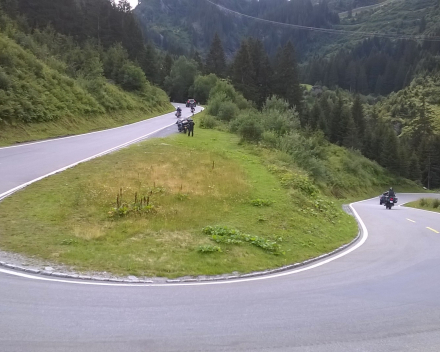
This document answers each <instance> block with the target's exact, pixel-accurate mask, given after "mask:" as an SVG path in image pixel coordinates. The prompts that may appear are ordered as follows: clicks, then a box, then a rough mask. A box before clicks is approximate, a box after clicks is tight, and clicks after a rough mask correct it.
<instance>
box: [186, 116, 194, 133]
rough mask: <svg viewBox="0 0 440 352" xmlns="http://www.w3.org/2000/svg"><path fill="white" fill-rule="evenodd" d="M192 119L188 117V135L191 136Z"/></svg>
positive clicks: (192, 130)
mask: <svg viewBox="0 0 440 352" xmlns="http://www.w3.org/2000/svg"><path fill="white" fill-rule="evenodd" d="M194 125H195V123H194V121H193V119H192V118H191V117H188V137H189V136H190V135H191V137H194Z"/></svg>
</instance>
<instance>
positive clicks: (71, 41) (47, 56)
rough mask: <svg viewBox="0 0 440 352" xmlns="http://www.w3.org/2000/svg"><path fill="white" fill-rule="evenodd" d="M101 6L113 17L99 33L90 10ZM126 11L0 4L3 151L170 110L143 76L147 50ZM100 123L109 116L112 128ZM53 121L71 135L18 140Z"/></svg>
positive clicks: (107, 5)
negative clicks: (10, 146)
mask: <svg viewBox="0 0 440 352" xmlns="http://www.w3.org/2000/svg"><path fill="white" fill-rule="evenodd" d="M97 4H99V5H102V6H103V8H102V11H103V12H105V13H107V14H108V15H109V16H113V18H107V19H105V18H103V17H100V20H101V21H103V22H102V23H101V26H100V27H99V29H98V27H95V26H92V25H91V23H92V22H93V19H92V17H93V16H94V12H93V8H91V6H96V5H97ZM126 5H127V4H124V3H122V4H120V5H119V6H116V5H114V4H112V3H111V2H110V1H107V0H101V1H92V0H85V1H82V2H81V3H79V4H77V2H75V1H59V2H52V1H47V2H44V1H31V0H17V1H13V0H0V127H1V129H0V140H1V141H2V142H3V143H6V142H9V143H10V142H13V141H14V140H17V141H20V140H25V139H32V138H42V137H49V136H52V135H56V134H60V133H61V134H67V133H75V124H76V123H78V124H79V125H81V124H82V125H87V126H88V128H91V129H95V128H104V127H110V126H114V125H115V124H117V123H119V124H120V123H124V122H125V123H126V122H130V121H133V120H139V119H142V118H143V116H147V115H149V114H151V113H160V112H161V111H166V110H169V109H170V107H171V106H170V104H169V100H168V97H167V95H166V94H165V93H164V92H163V91H162V90H160V89H159V88H156V87H154V86H153V85H152V84H151V83H150V82H149V81H148V80H147V78H146V74H145V72H144V71H143V69H142V63H144V62H142V59H143V58H146V57H147V55H146V54H147V53H148V48H147V47H145V46H144V44H143V39H142V35H141V32H140V30H139V28H138V27H137V24H136V22H135V20H134V18H133V16H132V14H131V12H130V10H129V9H128V8H126V7H124V6H126ZM104 9H105V11H104ZM99 13H100V12H99ZM99 13H98V14H99ZM87 28H89V29H87ZM95 29H98V30H97V31H95ZM115 32H117V33H116V34H114V33H115ZM128 113H131V116H130V117H128V115H127V114H128ZM112 114H113V117H111V115H112ZM116 115H117V116H116ZM134 115H136V116H134ZM103 116H109V118H108V121H106V122H105V121H103V118H102V117H103ZM124 116H125V120H124ZM114 118H117V119H118V122H116V121H114ZM69 119H70V123H69ZM56 121H59V123H60V124H61V123H62V122H63V123H65V124H66V126H68V127H66V130H65V131H63V130H61V131H60V130H59V129H57V131H56V132H53V133H51V132H48V134H47V135H45V134H44V133H43V134H42V135H32V134H30V135H27V134H26V133H25V134H23V135H20V133H19V131H23V130H26V128H28V127H29V126H30V125H29V124H31V125H32V124H34V125H35V126H37V125H38V123H40V124H43V125H42V126H41V130H44V129H47V128H48V127H47V125H44V123H48V122H56ZM74 121H75V122H74ZM24 124H26V126H25V125H24ZM82 131H83V130H81V132H82ZM15 138H16V139H15Z"/></svg>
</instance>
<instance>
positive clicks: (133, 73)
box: [118, 63, 147, 91]
mask: <svg viewBox="0 0 440 352" xmlns="http://www.w3.org/2000/svg"><path fill="white" fill-rule="evenodd" d="M118 83H119V84H120V85H121V86H122V88H124V89H125V90H128V91H134V90H137V91H142V90H143V89H145V87H146V86H147V79H146V77H145V73H144V71H142V69H141V68H140V67H137V66H135V65H133V64H130V63H126V64H124V66H122V68H121V71H120V72H119V77H118Z"/></svg>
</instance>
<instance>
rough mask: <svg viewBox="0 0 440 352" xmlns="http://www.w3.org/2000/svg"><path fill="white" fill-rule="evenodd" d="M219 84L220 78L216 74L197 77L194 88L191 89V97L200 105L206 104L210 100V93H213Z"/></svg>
mask: <svg viewBox="0 0 440 352" xmlns="http://www.w3.org/2000/svg"><path fill="white" fill-rule="evenodd" d="M217 82H218V78H217V76H216V75H214V74H209V75H207V76H197V77H196V79H195V81H194V86H193V87H192V88H191V89H190V92H191V94H190V95H191V96H193V97H194V99H196V100H197V101H198V102H199V103H200V104H206V103H207V101H208V99H209V93H210V92H211V89H212V88H214V87H215V85H216V84H217Z"/></svg>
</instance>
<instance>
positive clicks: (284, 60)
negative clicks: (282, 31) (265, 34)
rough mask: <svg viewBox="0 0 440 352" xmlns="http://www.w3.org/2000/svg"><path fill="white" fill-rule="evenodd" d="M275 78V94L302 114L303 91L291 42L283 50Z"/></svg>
mask: <svg viewBox="0 0 440 352" xmlns="http://www.w3.org/2000/svg"><path fill="white" fill-rule="evenodd" d="M275 77H276V81H277V84H276V85H275V87H274V91H275V93H276V94H277V95H279V96H280V97H281V98H283V99H285V100H287V101H288V102H289V105H290V106H291V107H293V106H295V107H296V110H297V111H298V112H300V113H301V110H302V90H301V87H300V84H299V74H298V65H297V62H296V56H295V49H294V47H293V44H292V42H290V41H288V42H287V44H286V45H285V46H284V48H283V49H282V52H281V55H280V57H279V60H278V64H277V67H276V69H275Z"/></svg>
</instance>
